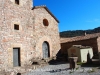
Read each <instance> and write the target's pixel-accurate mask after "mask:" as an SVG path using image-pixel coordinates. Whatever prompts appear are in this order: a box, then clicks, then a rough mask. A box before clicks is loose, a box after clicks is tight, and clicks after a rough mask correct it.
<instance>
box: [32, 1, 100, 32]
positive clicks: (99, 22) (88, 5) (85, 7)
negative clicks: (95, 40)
mask: <svg viewBox="0 0 100 75" xmlns="http://www.w3.org/2000/svg"><path fill="white" fill-rule="evenodd" d="M33 4H34V6H39V5H46V6H47V8H48V9H49V10H50V11H51V12H52V13H53V14H54V16H55V17H56V18H57V19H58V20H59V21H60V23H59V31H60V32H61V31H66V30H86V29H93V28H95V27H99V26H100V0H34V1H33Z"/></svg>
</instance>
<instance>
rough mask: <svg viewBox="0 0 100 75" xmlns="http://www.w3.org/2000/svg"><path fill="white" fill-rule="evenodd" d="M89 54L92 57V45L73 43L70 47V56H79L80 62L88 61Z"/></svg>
mask: <svg viewBox="0 0 100 75" xmlns="http://www.w3.org/2000/svg"><path fill="white" fill-rule="evenodd" d="M88 55H89V59H92V57H93V50H92V47H90V46H82V45H73V46H72V47H70V48H69V49H68V57H78V60H77V61H78V62H87V60H88V59H87V57H88Z"/></svg>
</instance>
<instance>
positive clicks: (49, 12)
mask: <svg viewBox="0 0 100 75" xmlns="http://www.w3.org/2000/svg"><path fill="white" fill-rule="evenodd" d="M36 8H45V9H46V11H47V12H48V13H49V14H50V15H51V16H52V17H53V18H54V19H55V20H56V21H57V22H58V23H59V20H58V19H57V18H56V17H55V16H54V15H53V14H52V13H51V12H50V10H49V9H48V8H47V7H46V6H34V7H33V8H32V10H34V9H36Z"/></svg>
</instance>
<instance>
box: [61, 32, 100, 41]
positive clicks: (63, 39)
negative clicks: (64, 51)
mask: <svg viewBox="0 0 100 75" xmlns="http://www.w3.org/2000/svg"><path fill="white" fill-rule="evenodd" d="M99 36H100V33H94V34H86V35H85V36H76V37H71V38H61V39H60V42H61V43H66V42H73V41H80V40H86V39H91V38H97V37H99Z"/></svg>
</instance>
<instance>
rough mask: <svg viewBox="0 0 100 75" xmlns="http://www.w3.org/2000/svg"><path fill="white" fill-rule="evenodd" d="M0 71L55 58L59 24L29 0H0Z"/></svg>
mask: <svg viewBox="0 0 100 75" xmlns="http://www.w3.org/2000/svg"><path fill="white" fill-rule="evenodd" d="M0 17H1V18H0V68H1V67H2V68H9V67H16V66H19V67H20V66H24V65H25V64H29V61H30V59H32V58H40V59H47V58H52V57H55V56H56V54H57V52H58V51H59V50H60V38H59V31H58V23H59V21H58V20H57V19H56V17H55V16H54V15H53V14H52V13H51V12H50V11H49V10H48V9H47V7H46V6H35V7H33V8H32V0H0Z"/></svg>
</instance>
